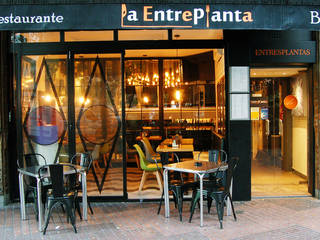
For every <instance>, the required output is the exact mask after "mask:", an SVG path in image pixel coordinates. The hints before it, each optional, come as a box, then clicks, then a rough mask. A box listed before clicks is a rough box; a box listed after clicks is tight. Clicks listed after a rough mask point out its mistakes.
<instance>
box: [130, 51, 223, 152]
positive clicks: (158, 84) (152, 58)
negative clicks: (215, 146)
mask: <svg viewBox="0 0 320 240" xmlns="http://www.w3.org/2000/svg"><path fill="white" fill-rule="evenodd" d="M126 55H127V56H130V58H127V59H126V60H125V84H126V121H127V140H128V141H129V145H130V143H132V144H133V143H135V142H136V139H138V136H139V135H140V134H141V133H142V132H146V133H147V135H159V134H160V135H161V134H164V137H170V136H172V135H174V134H176V133H181V134H183V135H185V136H195V134H199V135H204V134H207V135H208V136H207V138H208V139H210V134H212V132H213V131H216V132H217V133H218V134H222V135H223V134H224V133H225V106H224V104H225V92H224V91H225V88H224V86H225V85H224V82H225V78H224V60H221V59H223V58H224V52H223V50H222V49H219V50H218V49H212V50H210V49H192V50H191V49H165V50H161V51H159V50H141V51H137V50H130V51H129V50H128V51H127V52H126ZM143 55H144V56H148V57H144V58H143V57H140V56H143ZM157 55H159V56H158V57H157ZM165 56H167V57H165ZM216 82H218V84H216ZM217 94H218V95H217ZM160 101H162V102H160ZM162 113H163V115H162ZM160 118H161V119H160ZM159 121H163V124H160V122H159ZM162 126H163V129H160V127H161V128H162ZM162 137H163V136H162ZM132 144H131V145H132ZM210 146H211V145H210V141H208V144H207V145H206V146H200V148H209V147H210Z"/></svg>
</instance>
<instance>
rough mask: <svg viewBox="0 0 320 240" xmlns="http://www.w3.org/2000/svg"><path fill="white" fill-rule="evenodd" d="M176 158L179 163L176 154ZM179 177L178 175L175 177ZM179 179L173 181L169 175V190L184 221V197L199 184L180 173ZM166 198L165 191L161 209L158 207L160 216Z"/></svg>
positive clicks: (160, 203) (161, 199)
mask: <svg viewBox="0 0 320 240" xmlns="http://www.w3.org/2000/svg"><path fill="white" fill-rule="evenodd" d="M174 156H175V157H176V159H177V161H179V157H178V156H177V155H176V154H175V153H174ZM173 176H177V175H173ZM179 176H180V177H179V178H178V179H175V178H173V179H171V177H170V174H168V189H169V191H171V192H172V193H173V199H174V203H175V207H176V208H178V212H179V218H180V221H182V208H183V195H184V193H185V192H186V191H188V190H190V189H194V188H196V186H197V182H195V181H191V180H188V179H187V180H185V179H184V178H183V175H182V174H181V173H180V174H179ZM163 197H164V189H163V191H162V194H161V198H160V202H159V207H158V214H159V213H160V210H161V205H162V201H163Z"/></svg>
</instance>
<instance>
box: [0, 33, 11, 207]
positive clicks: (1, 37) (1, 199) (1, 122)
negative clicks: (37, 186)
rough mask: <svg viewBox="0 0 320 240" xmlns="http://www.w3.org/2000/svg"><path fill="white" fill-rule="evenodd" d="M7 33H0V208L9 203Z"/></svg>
mask: <svg viewBox="0 0 320 240" xmlns="http://www.w3.org/2000/svg"><path fill="white" fill-rule="evenodd" d="M7 43H8V33H7V32H0V206H2V205H4V204H6V203H7V202H8V201H9V187H8V185H9V184H8V178H9V172H8V170H9V168H8V155H7V154H8V121H7V118H6V117H5V116H8V101H7V99H8V94H9V92H10V91H9V88H8V82H9V80H8V75H9V73H8V64H9V63H8V53H9V49H8V45H7Z"/></svg>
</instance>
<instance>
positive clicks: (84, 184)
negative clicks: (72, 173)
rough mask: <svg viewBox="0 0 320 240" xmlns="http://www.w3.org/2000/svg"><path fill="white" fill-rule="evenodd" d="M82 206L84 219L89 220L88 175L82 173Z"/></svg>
mask: <svg viewBox="0 0 320 240" xmlns="http://www.w3.org/2000/svg"><path fill="white" fill-rule="evenodd" d="M81 177H82V206H83V219H84V220H88V202H87V173H86V172H82V173H81Z"/></svg>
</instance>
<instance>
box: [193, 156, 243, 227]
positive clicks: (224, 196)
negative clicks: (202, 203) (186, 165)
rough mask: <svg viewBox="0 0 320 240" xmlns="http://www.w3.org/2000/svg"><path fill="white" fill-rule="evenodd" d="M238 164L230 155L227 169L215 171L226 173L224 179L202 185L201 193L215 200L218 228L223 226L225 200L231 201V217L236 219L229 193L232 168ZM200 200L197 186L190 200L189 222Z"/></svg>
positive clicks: (236, 159)
mask: <svg viewBox="0 0 320 240" xmlns="http://www.w3.org/2000/svg"><path fill="white" fill-rule="evenodd" d="M237 164H238V158H236V157H232V158H231V159H230V160H229V161H228V169H227V170H220V169H219V170H218V171H217V172H216V173H217V174H219V173H222V174H223V173H226V174H224V176H226V178H225V180H224V179H223V180H222V181H219V182H218V183H217V182H215V183H214V184H212V185H206V186H205V185H204V186H203V191H202V192H203V195H204V196H205V197H207V198H211V199H214V200H215V202H216V208H217V213H218V218H219V222H220V228H223V224H222V222H223V214H224V205H225V201H226V200H228V199H229V200H230V203H231V208H232V213H233V217H234V219H235V220H237V217H236V214H235V211H234V207H233V202H232V197H231V194H230V186H231V182H232V177H233V174H234V170H235V168H236V166H237ZM199 200H200V189H199V188H198V189H197V190H196V192H195V191H194V193H193V197H192V201H191V208H190V218H189V222H191V220H192V216H193V214H194V210H195V206H196V204H197V202H199Z"/></svg>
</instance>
